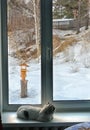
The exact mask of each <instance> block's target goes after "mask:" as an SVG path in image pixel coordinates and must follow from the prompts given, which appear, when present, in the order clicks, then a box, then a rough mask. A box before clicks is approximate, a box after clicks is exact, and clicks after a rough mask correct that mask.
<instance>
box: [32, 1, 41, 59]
mask: <svg viewBox="0 0 90 130" xmlns="http://www.w3.org/2000/svg"><path fill="white" fill-rule="evenodd" d="M38 5H39V0H38V1H36V0H33V7H34V21H35V35H36V46H37V57H38V61H39V55H40V36H39V35H40V32H39V27H40V22H39V21H40V20H39V16H38V14H39V6H38Z"/></svg>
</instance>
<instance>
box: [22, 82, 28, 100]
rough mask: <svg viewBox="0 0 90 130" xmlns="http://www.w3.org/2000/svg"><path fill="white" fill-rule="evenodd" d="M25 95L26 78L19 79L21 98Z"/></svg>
mask: <svg viewBox="0 0 90 130" xmlns="http://www.w3.org/2000/svg"><path fill="white" fill-rule="evenodd" d="M24 97H27V80H21V98H24Z"/></svg>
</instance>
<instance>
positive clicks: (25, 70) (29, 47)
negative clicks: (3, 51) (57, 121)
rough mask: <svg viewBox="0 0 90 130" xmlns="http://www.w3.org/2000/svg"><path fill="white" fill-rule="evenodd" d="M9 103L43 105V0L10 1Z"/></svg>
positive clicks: (8, 20) (8, 16)
mask: <svg viewBox="0 0 90 130" xmlns="http://www.w3.org/2000/svg"><path fill="white" fill-rule="evenodd" d="M7 26H8V80H9V87H8V96H9V104H41V44H40V0H37V1H36V0H7Z"/></svg>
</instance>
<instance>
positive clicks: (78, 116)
mask: <svg viewBox="0 0 90 130" xmlns="http://www.w3.org/2000/svg"><path fill="white" fill-rule="evenodd" d="M81 122H90V112H59V113H55V114H54V119H53V120H52V121H50V122H38V121H24V120H20V119H18V118H17V116H16V113H15V112H3V113H2V124H3V127H11V126H14V127H18V126H19V127H20V126H21V127H23V126H24V127H25V126H27V127H28V126H29V127H33V126H36V127H43V126H70V125H73V124H76V123H81Z"/></svg>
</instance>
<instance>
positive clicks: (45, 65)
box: [0, 0, 90, 111]
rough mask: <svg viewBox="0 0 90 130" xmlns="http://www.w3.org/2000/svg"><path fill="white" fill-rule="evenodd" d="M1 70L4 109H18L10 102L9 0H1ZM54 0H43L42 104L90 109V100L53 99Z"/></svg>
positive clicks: (75, 109)
mask: <svg viewBox="0 0 90 130" xmlns="http://www.w3.org/2000/svg"><path fill="white" fill-rule="evenodd" d="M0 20H1V21H0V24H1V28H0V32H1V35H0V36H1V37H0V72H1V87H2V102H3V104H2V106H3V111H16V110H17V108H18V107H19V106H20V104H19V105H18V104H17V105H16V104H13V105H9V104H8V98H7V97H8V86H7V85H8V52H7V49H6V48H8V46H7V41H8V40H7V26H6V25H7V21H6V20H7V0H0ZM52 38H53V36H52V0H41V44H42V47H41V48H42V51H41V55H42V56H41V61H42V62H41V70H42V71H41V76H42V82H41V86H42V88H41V89H42V94H41V95H42V97H41V98H42V104H41V105H38V106H42V105H44V104H45V103H47V102H51V103H53V104H54V105H55V106H56V110H57V111H81V110H82V111H87V110H90V100H75V101H73V100H70V101H53V53H52V48H53V47H52Z"/></svg>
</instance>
